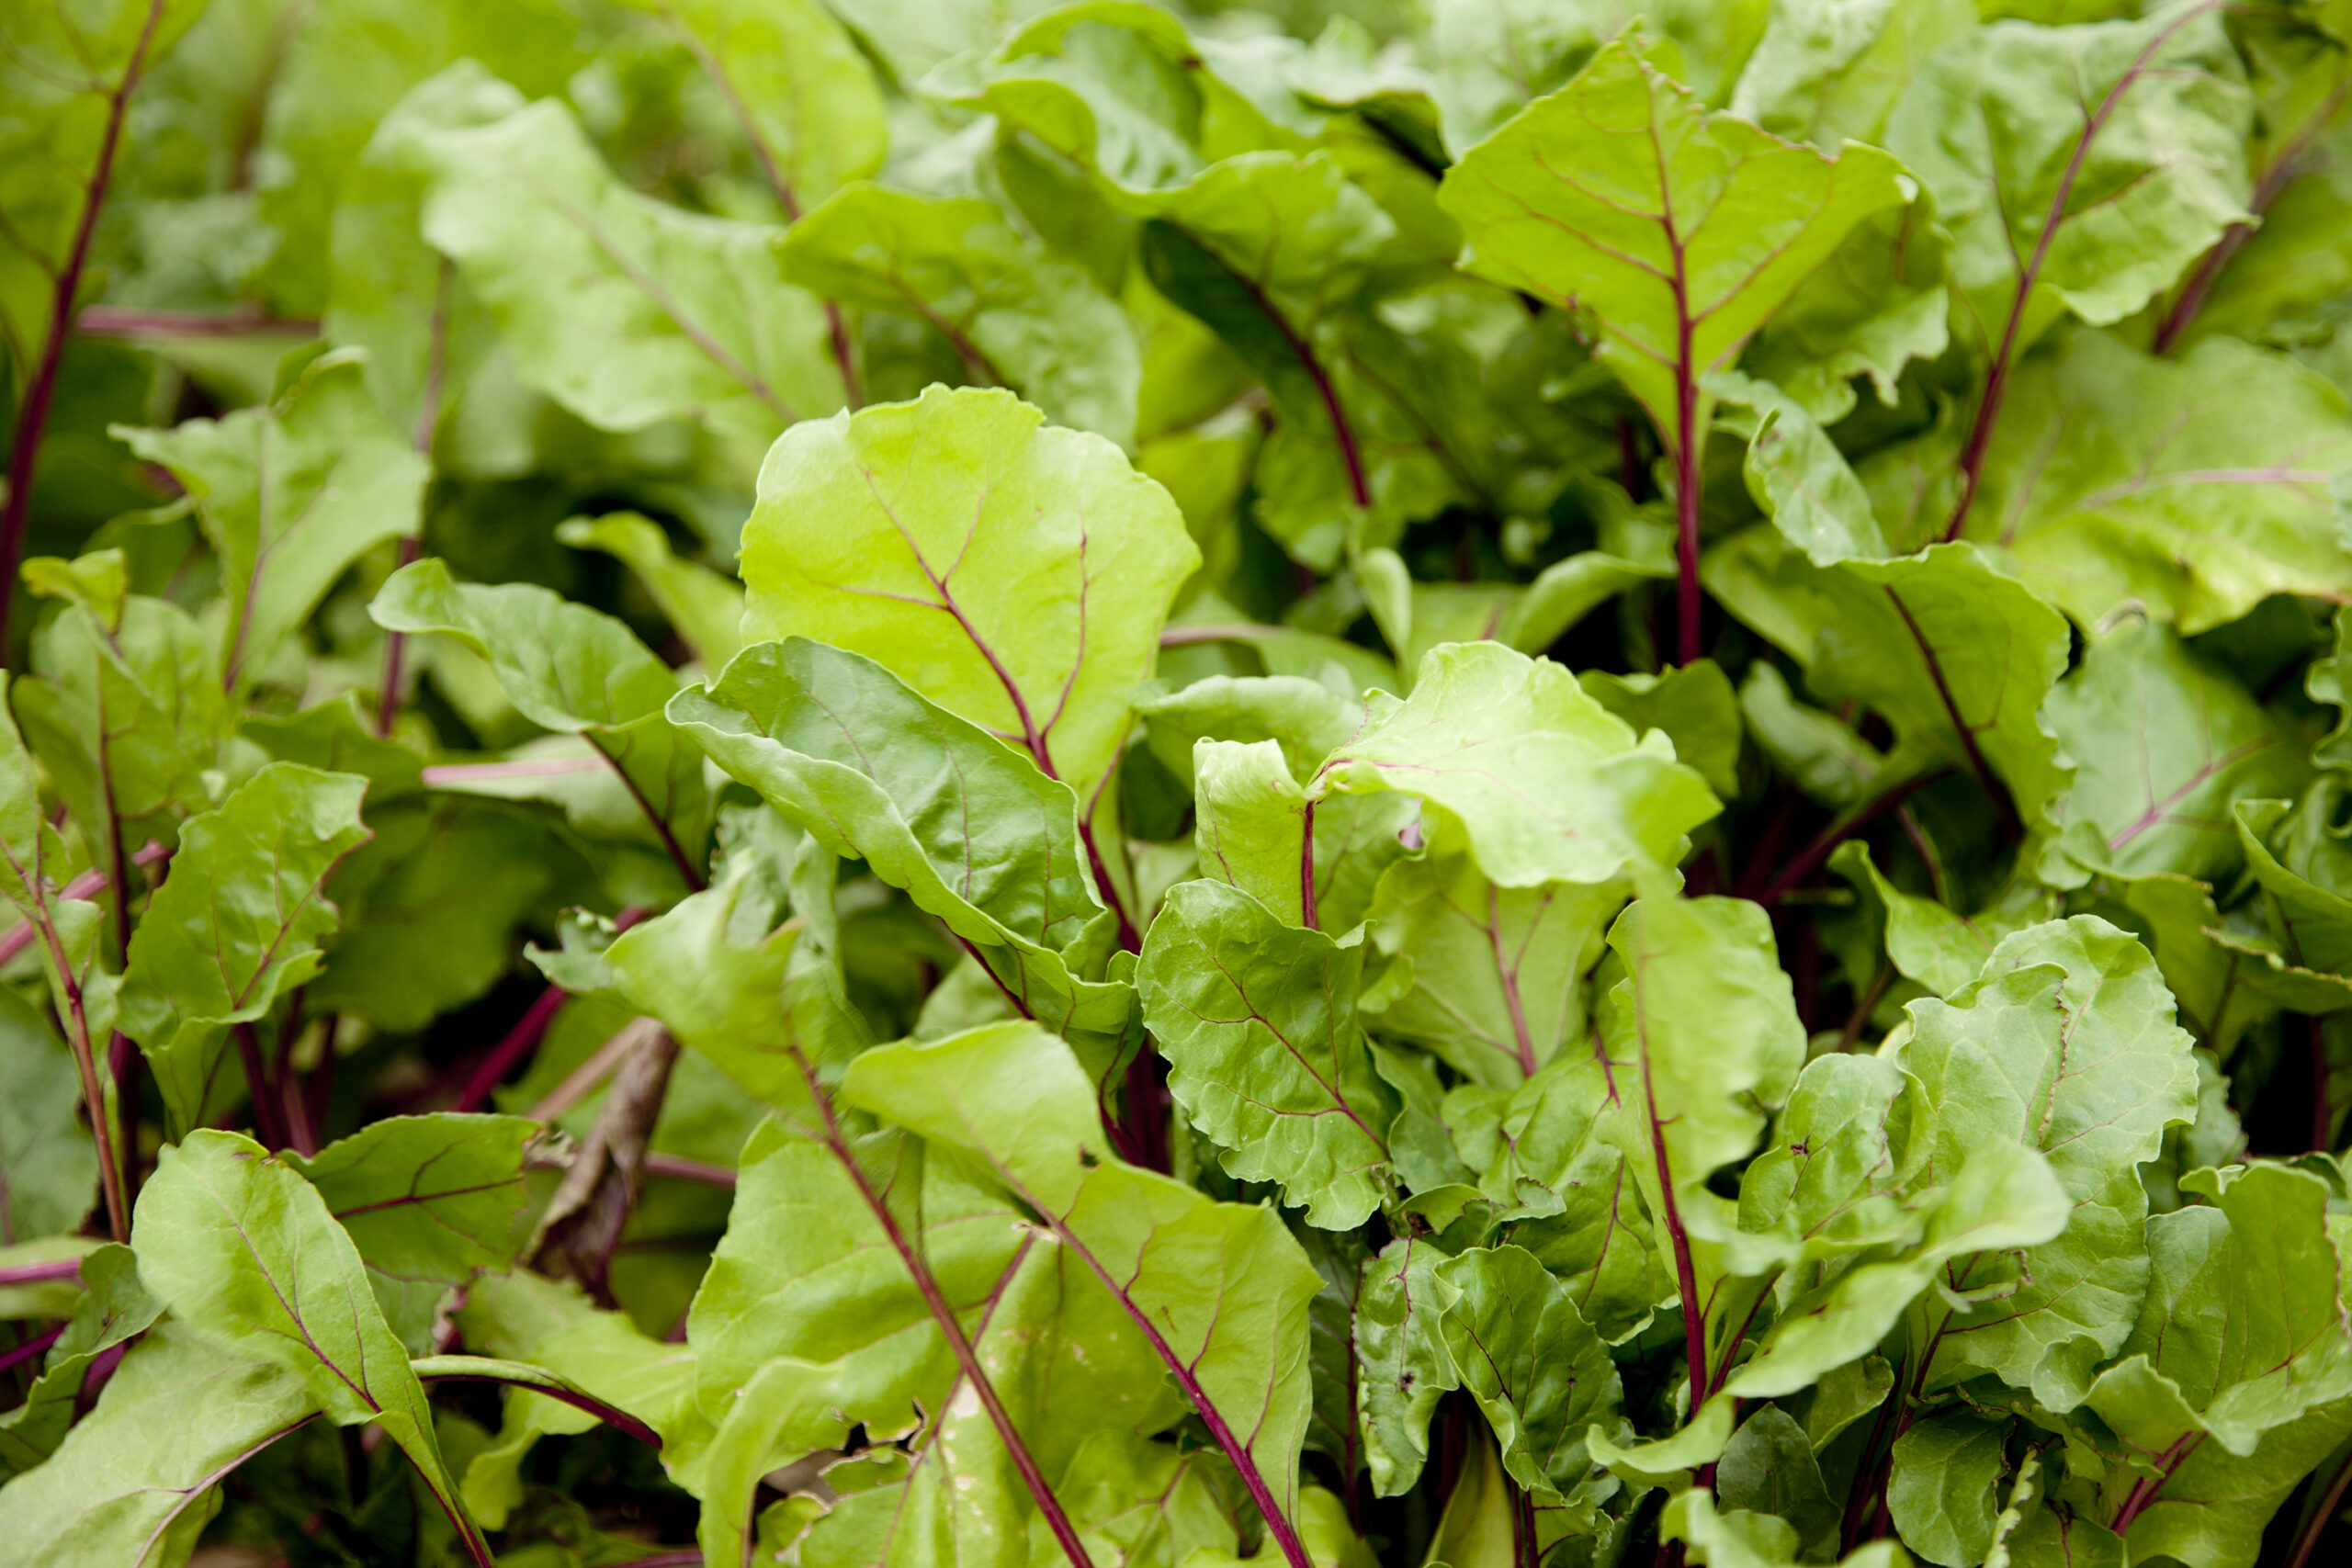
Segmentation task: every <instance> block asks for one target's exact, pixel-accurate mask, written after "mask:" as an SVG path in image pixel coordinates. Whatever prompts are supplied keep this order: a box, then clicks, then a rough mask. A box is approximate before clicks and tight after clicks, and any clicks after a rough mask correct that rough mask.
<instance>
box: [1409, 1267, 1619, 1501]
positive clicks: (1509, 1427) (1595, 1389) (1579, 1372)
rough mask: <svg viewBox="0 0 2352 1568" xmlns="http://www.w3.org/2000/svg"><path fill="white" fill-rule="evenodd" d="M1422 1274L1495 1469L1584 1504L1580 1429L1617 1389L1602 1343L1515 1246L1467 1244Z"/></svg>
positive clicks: (1585, 1468)
mask: <svg viewBox="0 0 2352 1568" xmlns="http://www.w3.org/2000/svg"><path fill="white" fill-rule="evenodd" d="M1432 1272H1433V1277H1434V1279H1435V1280H1436V1281H1437V1285H1438V1292H1439V1299H1440V1300H1441V1301H1442V1303H1444V1305H1443V1306H1442V1309H1441V1314H1440V1317H1439V1322H1438V1332H1439V1334H1440V1336H1441V1337H1442V1340H1443V1343H1444V1345H1445V1348H1446V1352H1447V1354H1448V1355H1450V1356H1451V1357H1452V1358H1453V1365H1454V1369H1455V1372H1456V1375H1457V1376H1459V1377H1460V1378H1461V1380H1462V1386H1463V1387H1464V1388H1465V1389H1467V1390H1469V1392H1470V1396H1471V1397H1472V1398H1474V1399H1476V1401H1477V1402H1478V1408H1479V1410H1480V1412H1481V1413H1483V1414H1484V1415H1485V1416H1486V1417H1487V1424H1488V1425H1489V1426H1491V1427H1494V1429H1495V1438H1496V1440H1497V1441H1498V1442H1499V1443H1500V1444H1501V1445H1502V1458H1503V1468H1504V1470H1505V1471H1507V1472H1509V1473H1510V1478H1511V1479H1512V1480H1513V1481H1515V1482H1517V1483H1519V1484H1520V1485H1521V1486H1523V1487H1526V1488H1528V1489H1529V1490H1531V1491H1532V1492H1534V1493H1535V1494H1536V1495H1539V1496H1542V1497H1544V1499H1545V1500H1546V1501H1550V1500H1551V1499H1552V1498H1554V1497H1558V1498H1562V1499H1566V1500H1568V1501H1570V1502H1571V1503H1574V1502H1580V1501H1584V1496H1582V1495H1579V1494H1585V1495H1589V1493H1588V1491H1587V1485H1586V1483H1588V1481H1589V1477H1590V1473H1591V1472H1592V1470H1593V1468H1594V1466H1593V1463H1592V1461H1591V1460H1590V1459H1589V1457H1588V1456H1587V1455H1586V1452H1585V1447H1584V1434H1585V1433H1586V1432H1587V1431H1588V1430H1589V1429H1590V1428H1591V1427H1593V1426H1594V1425H1595V1424H1596V1423H1600V1424H1602V1425H1607V1424H1608V1423H1609V1422H1610V1421H1611V1419H1612V1418H1613V1417H1614V1416H1615V1415H1616V1409H1617V1404H1618V1401H1619V1398H1620V1394H1621V1390H1620V1388H1619V1384H1618V1379H1617V1368H1616V1366H1615V1365H1614V1364H1613V1363H1612V1362H1611V1360H1610V1359H1609V1347H1608V1346H1606V1345H1604V1344H1603V1343H1601V1340H1600V1336H1599V1335H1597V1334H1595V1333H1594V1332H1593V1331H1592V1329H1591V1327H1590V1325H1588V1324H1587V1323H1586V1322H1585V1320H1584V1317H1583V1315H1582V1314H1579V1313H1578V1312H1577V1306H1576V1303H1575V1301H1574V1300H1573V1299H1572V1298H1571V1296H1570V1295H1569V1293H1568V1291H1567V1289H1566V1287H1565V1286H1564V1285H1563V1284H1561V1282H1560V1281H1559V1280H1555V1279H1554V1278H1553V1277H1552V1276H1551V1274H1550V1273H1548V1272H1547V1271H1546V1270H1545V1269H1544V1265H1543V1264H1541V1263H1540V1262H1538V1261H1536V1259H1535V1258H1534V1256H1533V1255H1532V1254H1531V1253H1529V1252H1527V1251H1526V1250H1525V1249H1524V1248H1521V1247H1494V1248H1491V1249H1487V1248H1475V1249H1473V1250H1471V1251H1468V1252H1464V1253H1463V1254H1462V1255H1461V1256H1459V1257H1457V1258H1448V1259H1447V1260H1446V1261H1445V1262H1443V1263H1442V1264H1440V1265H1439V1266H1438V1267H1437V1268H1436V1269H1434V1270H1433V1271H1432Z"/></svg>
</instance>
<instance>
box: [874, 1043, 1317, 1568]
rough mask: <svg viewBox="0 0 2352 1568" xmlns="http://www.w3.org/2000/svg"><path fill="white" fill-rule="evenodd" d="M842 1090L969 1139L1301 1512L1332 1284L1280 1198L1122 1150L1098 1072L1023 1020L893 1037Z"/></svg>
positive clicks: (1287, 1505)
mask: <svg viewBox="0 0 2352 1568" xmlns="http://www.w3.org/2000/svg"><path fill="white" fill-rule="evenodd" d="M842 1088H843V1093H844V1095H845V1096H846V1098H848V1099H849V1100H851V1101H852V1102H854V1103H856V1104H859V1105H862V1106H864V1107H865V1108H866V1109H867V1110H870V1111H874V1112H875V1113H876V1114H877V1115H882V1116H887V1117H888V1118H889V1119H891V1120H893V1121H895V1122H899V1123H901V1124H903V1125H905V1126H907V1127H910V1128H911V1129H913V1130H914V1131H916V1132H919V1133H921V1134H923V1136H924V1137H926V1138H928V1139H932V1140H933V1141H935V1142H937V1143H941V1144H944V1145H947V1146H949V1147H951V1148H955V1149H958V1150H962V1151H965V1152H967V1154H969V1155H970V1156H973V1157H975V1158H977V1159H978V1160H979V1161H980V1162H981V1163H982V1164H983V1165H984V1167H985V1168H987V1169H988V1171H989V1173H990V1174H991V1175H992V1176H993V1177H994V1178H995V1179H997V1180H998V1181H1000V1182H1001V1183H1003V1184H1004V1185H1005V1188H1006V1190H1009V1191H1010V1192H1011V1193H1012V1196H1013V1197H1015V1198H1016V1199H1018V1200H1019V1201H1021V1202H1022V1203H1023V1204H1024V1205H1025V1206H1026V1207H1027V1208H1028V1209H1029V1210H1030V1211H1031V1212H1033V1213H1036V1214H1039V1215H1041V1216H1043V1217H1044V1219H1045V1220H1046V1223H1047V1224H1048V1225H1049V1226H1050V1227H1051V1228H1052V1231H1053V1234H1054V1235H1055V1237H1056V1239H1057V1241H1058V1243H1059V1244H1060V1246H1061V1247H1064V1248H1065V1249H1067V1250H1068V1251H1069V1254H1070V1255H1071V1257H1072V1258H1074V1259H1075V1261H1076V1263H1077V1265H1078V1266H1079V1267H1080V1268H1083V1269H1086V1270H1087V1271H1088V1272H1089V1273H1091V1274H1092V1275H1093V1276H1094V1277H1095V1278H1096V1279H1097V1280H1100V1281H1101V1283H1102V1285H1103V1288H1104V1289H1105V1291H1106V1292H1109V1293H1110V1295H1111V1296H1112V1298H1113V1299H1114V1301H1116V1302H1117V1303H1119V1304H1120V1306H1121V1307H1122V1308H1123V1309H1124V1310H1125V1313H1126V1314H1127V1315H1128V1317H1129V1320H1130V1321H1131V1322H1132V1323H1133V1324H1134V1325H1135V1327H1136V1331H1137V1332H1138V1333H1140V1334H1142V1335H1143V1337H1145V1338H1146V1339H1147V1340H1148V1342H1149V1343H1150V1346H1151V1348H1152V1349H1153V1350H1154V1351H1155V1352H1156V1353H1157V1354H1158V1355H1159V1358H1160V1359H1161V1361H1162V1362H1163V1364H1165V1365H1166V1366H1167V1368H1168V1370H1169V1371H1170V1375H1171V1376H1172V1377H1173V1378H1174V1379H1175V1380H1176V1382H1177V1385H1178V1386H1179V1387H1180V1388H1181V1389H1182V1391H1183V1393H1184V1395H1185V1397H1186V1399H1187V1400H1188V1401H1189V1402H1190V1403H1191V1404H1192V1405H1193V1409H1194V1411H1195V1412H1196V1413H1197V1414H1198V1415H1199V1416H1201V1418H1202V1420H1203V1421H1204V1423H1206V1425H1207V1426H1208V1427H1209V1430H1210V1433H1211V1435H1212V1436H1213V1437H1214V1438H1216V1442H1217V1444H1218V1446H1219V1447H1220V1448H1222V1449H1223V1450H1225V1451H1226V1454H1227V1457H1228V1458H1230V1459H1232V1460H1233V1461H1234V1462H1235V1463H1236V1464H1237V1466H1239V1467H1240V1468H1241V1471H1242V1478H1243V1481H1244V1483H1245V1485H1247V1487H1248V1489H1249V1491H1250V1495H1251V1498H1252V1500H1253V1501H1254V1502H1255V1503H1256V1504H1257V1505H1258V1506H1259V1508H1260V1510H1261V1512H1263V1513H1264V1515H1265V1516H1266V1518H1267V1522H1268V1525H1269V1528H1270V1529H1273V1530H1275V1531H1276V1532H1286V1531H1288V1530H1289V1529H1291V1528H1292V1527H1291V1526H1290V1525H1289V1524H1288V1523H1287V1521H1290V1520H1292V1519H1295V1517H1296V1516H1297V1513H1298V1507H1299V1495H1298V1479H1297V1478H1298V1456H1299V1450H1300V1445H1301V1443H1302V1442H1303V1440H1304V1438H1305V1436H1306V1427H1307V1420H1308V1410H1309V1389H1308V1360H1307V1303H1308V1302H1310V1301H1311V1300H1312V1299H1313V1298H1314V1297H1315V1295H1316V1294H1317V1292H1318V1291H1319V1290H1320V1289H1321V1288H1322V1280H1321V1279H1320V1277H1319V1276H1317V1274H1316V1272H1315V1269H1314V1268H1313V1266H1312V1265H1310V1264H1309V1263H1308V1262H1307V1261H1306V1258H1304V1257H1303V1256H1301V1254H1300V1252H1299V1250H1298V1246H1297V1243H1295V1241H1293V1240H1292V1239H1291V1238H1290V1236H1289V1235H1288V1233H1287V1232H1285V1231H1284V1230H1283V1225H1282V1222H1281V1221H1280V1220H1279V1219H1278V1218H1276V1217H1275V1215H1274V1214H1273V1213H1272V1212H1271V1211H1269V1210H1266V1209H1263V1208H1251V1207H1245V1206H1243V1205H1240V1204H1231V1203H1216V1202H1213V1201H1210V1200H1209V1199H1207V1198H1205V1197H1204V1196H1203V1195H1202V1194H1200V1193H1198V1192H1195V1191H1193V1190H1192V1189H1190V1188H1188V1187H1185V1186H1183V1185H1182V1184H1181V1183H1177V1182H1174V1181H1170V1180H1169V1179H1166V1178H1164V1177H1159V1176H1156V1175H1153V1174H1151V1173H1150V1172H1148V1171H1143V1170H1138V1169H1136V1168H1134V1167H1131V1166H1127V1165H1125V1164H1122V1163H1120V1162H1119V1161H1117V1160H1116V1159H1114V1157H1113V1156H1112V1155H1111V1153H1110V1151H1109V1149H1108V1146H1107V1139H1105V1138H1104V1136H1103V1133H1102V1131H1101V1123H1100V1121H1099V1119H1098V1115H1097V1111H1096V1110H1095V1105H1094V1097H1093V1093H1092V1091H1091V1087H1090V1086H1089V1085H1088V1083H1087V1080H1086V1077H1085V1075H1084V1074H1083V1072H1082V1071H1081V1070H1080V1067H1079V1066H1078V1063H1077V1060H1076V1058H1074V1057H1073V1056H1072V1055H1070V1054H1069V1049H1068V1047H1066V1046H1065V1045H1063V1044H1062V1043H1060V1042H1059V1041H1057V1040H1055V1039H1054V1038H1052V1037H1051V1036H1050V1035H1047V1034H1046V1033H1045V1032H1042V1031H1040V1030H1038V1029H1036V1028H1035V1026H1033V1025H1030V1024H1026V1023H1014V1024H1000V1025H995V1026H992V1027H990V1028H987V1029H979V1030H974V1031H971V1032H967V1033H964V1034H960V1035H956V1036H953V1037H950V1038H948V1039H945V1040H941V1041H936V1042H933V1043H929V1044H911V1043H910V1044H901V1045H888V1046H883V1047H881V1048H879V1049H877V1050H874V1051H870V1052H867V1053H866V1054H865V1055H863V1056H861V1057H859V1058H858V1059H857V1061H856V1062H854V1063H853V1064H852V1065H851V1067H850V1071H849V1075H848V1077H847V1078H846V1079H845V1080H844V1082H843V1086H842Z"/></svg>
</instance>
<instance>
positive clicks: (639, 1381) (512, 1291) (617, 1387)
mask: <svg viewBox="0 0 2352 1568" xmlns="http://www.w3.org/2000/svg"><path fill="white" fill-rule="evenodd" d="M457 1321H458V1327H459V1329H460V1330H461V1331H462V1332H463V1334H464V1336H465V1341H466V1343H467V1344H468V1345H469V1346H472V1347H474V1348H477V1349H481V1350H486V1351H488V1352H490V1353H492V1355H497V1356H504V1357H509V1358H515V1359H524V1360H527V1361H528V1362H529V1363H530V1364H531V1365H532V1366H534V1367H537V1368H541V1369H544V1370H546V1371H548V1372H552V1373H554V1374H555V1375H557V1376H559V1377H560V1378H562V1379H563V1380H564V1381H565V1382H569V1383H571V1384H572V1385H573V1386H575V1387H578V1388H582V1389H585V1390H586V1391H587V1392H588V1393H591V1394H593V1395H594V1396H595V1397H596V1398H598V1399H601V1400H603V1401H605V1403H606V1404H612V1405H615V1406H617V1407H618V1408H620V1409H622V1410H626V1411H628V1413H629V1414H630V1415H632V1416H636V1417H637V1418H638V1419H639V1420H641V1421H643V1422H645V1423H646V1424H647V1425H648V1426H650V1427H652V1428H653V1429H654V1430H655V1431H656V1432H658V1433H659V1434H660V1435H661V1438H662V1463H663V1464H664V1465H665V1466H668V1467H669V1468H670V1469H671V1470H672V1471H673V1472H684V1473H691V1472H690V1470H689V1467H690V1466H691V1465H692V1464H693V1463H694V1462H695V1461H696V1460H697V1459H698V1458H699V1457H700V1454H701V1451H702V1450H703V1447H704V1446H705V1444H706V1443H707V1439H708V1438H709V1435H710V1428H709V1425H708V1423H707V1421H705V1420H704V1419H703V1417H702V1415H701V1412H700V1409H699V1407H698V1406H697V1405H696V1404H695V1353H694V1351H693V1350H691V1349H689V1348H686V1347H685V1346H683V1345H667V1344H663V1343H662V1341H660V1340H658V1339H655V1338H653V1337H651V1336H650V1335H648V1334H646V1333H645V1332H643V1331H642V1330H641V1329H639V1328H638V1327H637V1326H636V1325H634V1324H632V1323H631V1322H630V1321H629V1320H628V1316H627V1315H626V1314H621V1313H616V1312H600V1311H598V1310H597V1309H596V1308H595V1307H594V1306H593V1305H591V1304H590V1303H589V1302H588V1300H587V1299H586V1298H585V1297H584V1296H582V1294H581V1293H580V1291H579V1289H578V1287H577V1286H574V1285H571V1284H570V1283H568V1282H559V1281H557V1280H549V1279H547V1278H545V1277H544V1276H542V1275H537V1274H527V1273H521V1272H516V1273H511V1274H499V1273H492V1274H483V1275H481V1276H479V1277H478V1278H477V1279H476V1280H474V1281H473V1283H472V1284H471V1285H469V1287H467V1291H466V1302H465V1306H464V1308H463V1309H462V1310H461V1311H460V1312H459V1313H458V1320H457ZM596 1425H597V1417H596V1416H594V1415H592V1414H590V1413H589V1412H587V1411H585V1410H582V1409H581V1408H580V1407H579V1406H577V1405H574V1404H565V1403H563V1402H562V1401H560V1400H557V1399H553V1398H550V1397H548V1396H547V1395H545V1394H541V1393H533V1392H531V1390H530V1389H529V1388H527V1387H523V1386H515V1387H512V1388H510V1389H509V1391H508V1393H507V1394H506V1418H505V1421H504V1424H503V1426H502V1427H501V1428H500V1430H499V1433H498V1437H497V1438H496V1440H495V1441H493V1442H492V1444H491V1446H490V1447H489V1448H487V1449H484V1450H482V1451H481V1453H479V1454H477V1455H475V1456H474V1458H473V1459H472V1460H471V1461H469V1463H468V1465H467V1467H466V1474H465V1482H464V1486H463V1491H464V1495H465V1499H466V1506H467V1507H468V1508H469V1510H471V1511H472V1513H473V1516H474V1517H475V1518H477V1519H479V1520H481V1523H482V1524H483V1525H484V1526H485V1527H487V1528H488V1529H500V1528H501V1527H503V1525H504V1524H505V1522H506V1519H507V1517H508V1515H509V1514H510V1513H511V1512H512V1511H513V1509H514V1508H515V1506H516V1505H518V1504H519V1503H520V1502H521V1501H522V1499H523V1486H522V1480H521V1476H520V1471H521V1467H522V1464H523V1461H525V1460H526V1459H527V1458H528V1457H529V1455H530V1452H531V1450H532V1448H533V1447H534V1446H535V1445H536V1444H537V1442H538V1439H539V1438H542V1437H547V1436H554V1435H560V1434H568V1433H576V1432H586V1431H590V1430H592V1429H594V1427H595V1426H596Z"/></svg>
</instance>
